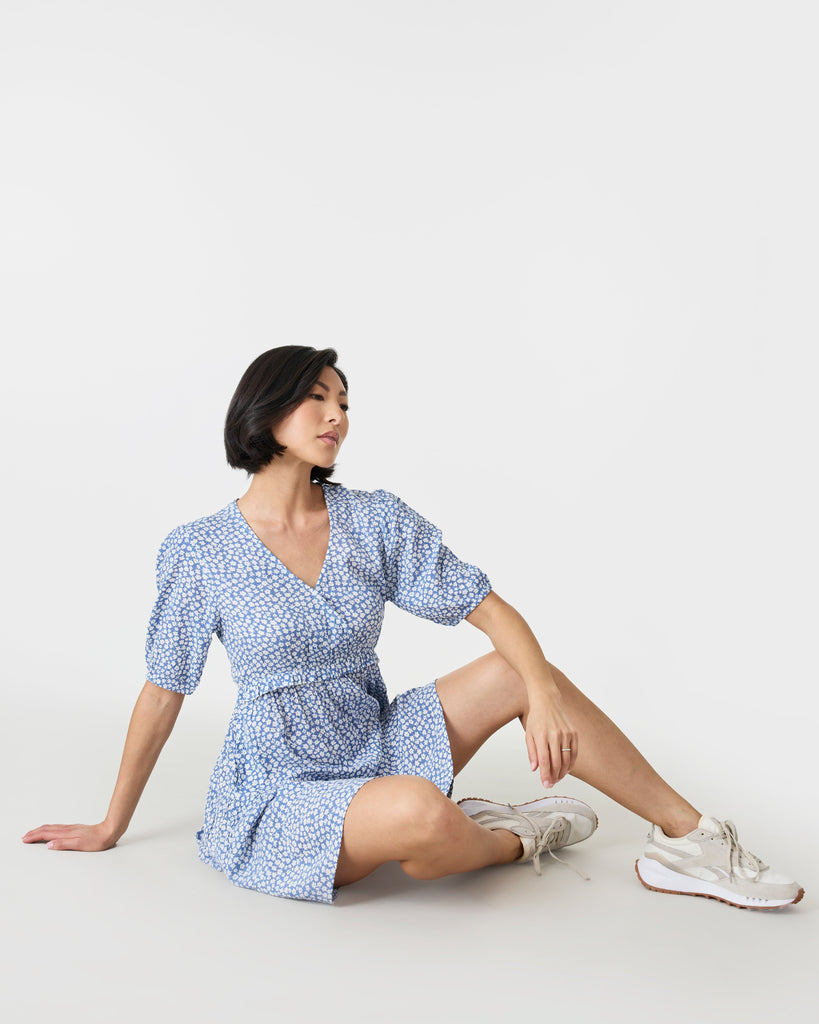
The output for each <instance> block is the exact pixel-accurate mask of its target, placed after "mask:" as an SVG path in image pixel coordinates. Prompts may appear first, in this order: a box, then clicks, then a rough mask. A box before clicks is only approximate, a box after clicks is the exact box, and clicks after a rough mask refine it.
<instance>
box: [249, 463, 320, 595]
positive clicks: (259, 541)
mask: <svg viewBox="0 0 819 1024" xmlns="http://www.w3.org/2000/svg"><path fill="white" fill-rule="evenodd" d="M319 487H321V493H322V494H323V495H324V504H325V506H326V508H327V518H328V519H329V521H330V536H329V537H328V538H327V550H326V551H325V552H324V561H323V562H322V563H321V570H320V571H319V574H318V577H317V578H316V582H315V584H314V585H313V586H312V587H311V586H310V584H309V583H308V582H307V581H306V580H303V579H302V578H301V576H297V575H296V574H295V573H294V572H293V570H292V569H288V567H287V566H286V565H285V564H284V562H283V561H282V560H281V559H280V558H279V556H278V555H276V554H274V552H272V551H271V550H270V548H269V547H268V546H267V544H265V542H264V541H263V540H262V538H261V537H260V536H259V535H258V533H256V531H255V530H254V529H253V527H252V526H251V525H250V523H249V522H248V521H247V520H246V519H245V517H244V513H243V512H242V510H241V509H240V508H239V505H238V501H239V499H238V498H234V499H233V503H232V504H233V508H234V510H235V512H236V514H237V515H238V516H239V519H240V520H241V522H242V523H244V525H245V528H246V529H247V531H248V532H249V533H250V534H251V536H252V537H253V538H254V539H255V540H256V543H257V544H258V545H259V547H260V548H261V549H262V551H264V553H265V554H266V555H267V557H268V558H272V559H273V561H274V562H275V563H276V565H278V566H279V568H281V569H283V570H284V572H286V573H287V575H288V576H290V577H291V578H292V579H294V580H297V581H298V582H299V583H301V585H302V586H303V587H307V589H308V590H310V591H314V590H318V588H319V585H320V583H321V581H322V579H323V578H324V572H325V569H326V568H327V563H328V562H329V561H330V550H331V548H332V546H333V536H334V534H335V530H334V528H333V513H332V512H331V511H330V501H329V499H328V498H327V489H326V488H325V486H324V484H322V483H319Z"/></svg>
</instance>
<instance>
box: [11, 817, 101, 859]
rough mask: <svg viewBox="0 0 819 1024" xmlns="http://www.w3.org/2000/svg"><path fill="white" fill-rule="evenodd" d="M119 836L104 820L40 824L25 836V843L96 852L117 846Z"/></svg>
mask: <svg viewBox="0 0 819 1024" xmlns="http://www.w3.org/2000/svg"><path fill="white" fill-rule="evenodd" d="M118 838H119V836H117V834H116V833H115V832H113V831H112V830H111V828H110V826H108V825H106V824H105V822H104V821H102V822H100V823H99V825H40V827H39V828H33V829H32V830H31V831H30V832H26V834H25V835H24V836H23V842H24V843H45V844H46V845H47V846H48V849H49V850H82V851H84V852H86V853H95V852H98V851H99V850H110V849H111V847H112V846H116V842H117V839H118Z"/></svg>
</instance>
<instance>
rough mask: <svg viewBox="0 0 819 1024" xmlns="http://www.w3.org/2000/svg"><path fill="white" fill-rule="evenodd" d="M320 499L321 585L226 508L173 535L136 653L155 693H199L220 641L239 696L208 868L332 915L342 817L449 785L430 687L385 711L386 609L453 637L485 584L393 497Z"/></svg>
mask: <svg viewBox="0 0 819 1024" xmlns="http://www.w3.org/2000/svg"><path fill="white" fill-rule="evenodd" d="M321 486H322V490H323V492H324V497H325V501H326V504H327V509H328V513H329V517H330V540H329V544H328V548H327V555H326V557H325V560H324V565H323V566H322V569H321V574H320V576H319V578H318V581H317V582H316V585H315V587H310V586H308V584H306V583H304V582H303V581H302V580H300V579H299V578H298V577H297V576H295V575H294V574H293V573H291V572H290V571H289V570H288V569H287V568H286V567H285V566H284V565H283V563H281V562H280V561H279V560H278V559H277V558H276V556H275V555H274V554H273V553H272V552H271V551H270V550H268V548H266V547H265V545H264V544H263V543H262V542H261V541H260V540H259V538H258V537H257V536H256V534H255V533H254V532H253V530H252V529H251V528H250V526H249V525H248V523H247V522H246V521H245V519H244V517H243V516H242V513H241V512H240V510H239V507H238V505H237V504H236V502H235V501H233V502H231V503H230V504H229V505H227V506H226V507H225V508H223V509H222V510H221V511H219V512H217V513H215V514H214V515H211V516H207V517H205V518H203V519H198V520H196V521H194V522H192V523H187V524H185V525H184V526H178V527H176V529H174V530H172V531H171V532H170V533H169V534H168V536H167V537H166V538H165V539H164V541H163V542H162V545H161V547H160V551H159V556H158V559H157V590H158V594H157V599H156V603H155V604H154V608H153V611H152V613H151V617H150V621H149V625H148V636H147V641H146V645H145V653H146V665H147V678H148V679H149V680H150V681H151V682H152V683H155V684H156V685H157V686H162V687H165V688H166V689H170V690H175V691H177V692H180V693H186V694H189V693H193V691H194V690H195V689H196V687H197V686H198V684H199V680H200V678H201V675H202V670H203V667H204V664H205V659H206V657H207V653H208V649H209V646H210V642H211V639H212V637H213V635H214V634H215V635H216V636H217V637H218V638H219V640H221V642H222V643H223V644H224V647H225V650H226V651H227V655H228V659H229V661H230V666H231V673H232V675H233V679H234V681H235V682H236V684H237V687H238V700H237V703H236V707H235V709H234V711H233V715H232V717H231V720H230V724H229V726H228V731H227V736H226V737H225V742H224V745H223V747H222V751H221V753H220V755H219V759H218V760H217V763H216V766H215V768H214V771H213V774H212V776H211V780H210V787H209V790H208V795H207V801H206V806H205V820H204V824H203V827H202V828H201V829H200V830H199V832H198V833H197V840H198V843H199V855H200V857H201V858H202V860H204V861H205V862H206V863H208V864H211V865H212V866H213V867H215V868H218V869H220V870H222V871H224V872H225V874H226V875H227V876H228V877H229V878H230V879H231V880H232V881H233V882H235V883H237V884H239V885H244V886H247V887H249V888H253V889H258V890H261V891H262V892H267V893H272V894H274V895H278V896H288V897H293V898H298V899H309V900H317V901H320V902H325V903H329V902H332V900H333V899H335V896H336V890H335V889H334V887H333V879H334V876H335V870H336V864H337V860H338V851H339V847H340V844H341V833H342V828H343V824H344V815H345V813H346V810H347V807H348V805H349V802H350V800H351V799H352V798H353V796H354V795H355V793H356V792H357V791H358V789H359V788H360V787H361V786H362V785H363V784H364V783H365V782H367V781H369V779H371V778H375V777H377V776H381V775H394V774H402V775H421V776H424V777H425V778H428V779H430V780H431V781H432V782H434V783H435V784H436V785H437V786H438V787H439V788H440V789H441V790H442V791H443V792H445V793H449V792H450V791H451V786H452V760H451V756H450V751H449V741H448V737H447V733H446V726H445V723H444V720H443V714H442V711H441V706H440V703H439V701H438V697H437V692H436V690H435V685H434V683H430V684H428V685H427V686H421V687H418V688H416V689H414V690H410V691H408V692H407V693H403V694H400V695H399V696H398V697H396V699H395V700H394V701H392V703H390V702H389V701H388V698H387V693H386V689H385V686H384V682H383V679H382V678H381V672H380V669H379V665H378V656H377V655H376V653H375V646H376V643H377V641H378V638H379V635H380V632H381V625H382V621H383V616H384V604H385V602H386V601H392V602H393V603H394V604H396V605H398V606H399V607H401V608H404V609H406V610H407V611H410V612H412V613H413V614H415V615H420V616H422V617H424V618H427V619H431V620H432V621H434V622H440V623H442V624H446V625H456V624H457V623H458V622H460V621H461V620H462V619H463V618H464V617H465V616H466V615H468V614H469V613H470V612H471V611H472V610H473V609H474V608H475V607H476V606H477V605H478V604H479V603H480V602H481V601H482V600H483V598H484V597H485V596H486V595H487V594H488V593H489V590H490V583H489V580H488V578H487V577H486V575H485V574H484V573H483V572H481V570H480V569H478V568H476V567H475V566H473V565H470V564H468V563H466V562H462V561H461V560H460V559H458V558H457V557H456V556H455V555H454V554H453V553H452V552H451V551H450V550H449V548H447V547H446V546H445V545H444V544H443V542H442V538H441V532H440V530H438V529H437V527H435V526H433V525H432V524H431V523H429V522H428V521H427V520H425V519H424V518H423V517H422V516H420V515H419V514H418V513H417V512H415V511H413V509H411V508H410V507H409V506H408V505H407V504H406V503H405V502H403V501H402V500H401V499H400V498H398V497H396V496H395V495H394V494H391V493H390V492H389V491H384V490H378V491H373V492H368V491H359V490H351V489H347V488H345V487H342V486H341V485H333V484H322V485H321Z"/></svg>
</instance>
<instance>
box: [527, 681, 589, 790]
mask: <svg viewBox="0 0 819 1024" xmlns="http://www.w3.org/2000/svg"><path fill="white" fill-rule="evenodd" d="M578 744H579V740H578V736H577V732H576V731H575V729H574V728H573V727H572V724H571V722H570V721H569V719H568V718H567V717H566V713H565V711H564V710H563V703H562V701H561V699H560V696H559V695H555V696H554V697H549V698H545V697H544V698H542V699H538V700H537V701H536V702H533V703H531V704H530V706H529V714H528V716H527V719H526V749H527V750H528V751H529V764H530V765H531V768H532V771H533V772H534V771H537V769H538V768H540V781H541V782H542V783H543V785H544V786H545V787H546V789H550V788H551V787H552V786H554V785H555V784H556V783H558V782H560V780H561V779H562V778H563V777H564V776H566V775H567V774H568V773H569V772H570V771H571V770H572V768H574V765H575V761H577V754H578Z"/></svg>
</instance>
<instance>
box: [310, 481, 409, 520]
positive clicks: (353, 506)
mask: <svg viewBox="0 0 819 1024" xmlns="http://www.w3.org/2000/svg"><path fill="white" fill-rule="evenodd" d="M324 493H325V496H326V495H329V497H330V499H331V500H332V501H333V502H334V503H335V504H340V505H345V506H346V507H347V508H348V509H350V510H351V511H353V510H358V511H360V512H362V513H365V514H367V513H369V514H371V515H379V516H380V515H382V514H383V513H384V512H385V511H388V510H389V509H391V508H394V507H395V506H397V505H399V504H402V502H401V499H400V498H399V497H398V496H397V495H396V494H393V493H392V491H388V490H385V489H384V488H383V487H379V488H377V489H376V490H373V491H367V490H364V489H363V488H359V487H345V486H344V485H343V484H326V485H325V487H324Z"/></svg>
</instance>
